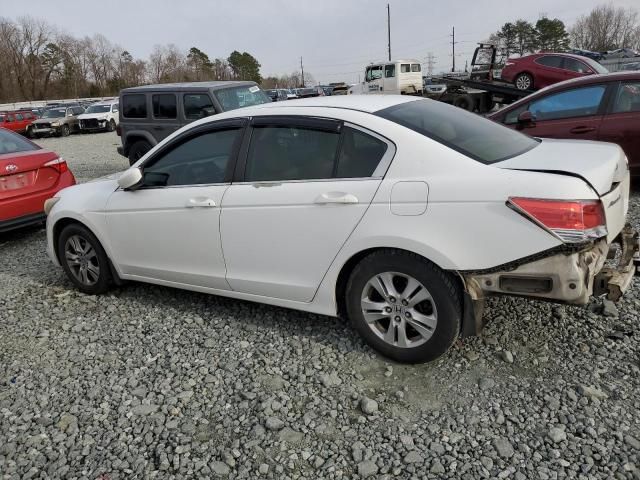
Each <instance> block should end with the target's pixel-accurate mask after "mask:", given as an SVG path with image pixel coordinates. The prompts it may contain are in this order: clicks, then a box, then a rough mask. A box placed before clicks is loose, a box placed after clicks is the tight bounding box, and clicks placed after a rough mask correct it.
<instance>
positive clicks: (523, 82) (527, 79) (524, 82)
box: [513, 73, 533, 90]
mask: <svg viewBox="0 0 640 480" xmlns="http://www.w3.org/2000/svg"><path fill="white" fill-rule="evenodd" d="M513 83H515V85H516V88H517V89H518V90H531V89H532V88H533V78H532V77H531V75H529V74H528V73H521V74H519V75H518V76H517V77H516V79H515V81H514V82H513Z"/></svg>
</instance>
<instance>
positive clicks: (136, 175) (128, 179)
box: [118, 168, 142, 190]
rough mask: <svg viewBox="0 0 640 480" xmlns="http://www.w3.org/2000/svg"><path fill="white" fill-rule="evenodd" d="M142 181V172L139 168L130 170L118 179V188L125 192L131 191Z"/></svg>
mask: <svg viewBox="0 0 640 480" xmlns="http://www.w3.org/2000/svg"><path fill="white" fill-rule="evenodd" d="M141 181H142V172H141V171H140V169H139V168H130V169H128V170H126V171H125V172H124V173H123V174H122V175H120V178H118V186H119V187H120V188H122V189H124V190H131V189H133V188H134V187H136V186H137V185H139V184H140V182H141Z"/></svg>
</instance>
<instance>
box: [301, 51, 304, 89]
mask: <svg viewBox="0 0 640 480" xmlns="http://www.w3.org/2000/svg"><path fill="white" fill-rule="evenodd" d="M300 70H302V88H304V65H302V57H300Z"/></svg>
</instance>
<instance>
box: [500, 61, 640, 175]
mask: <svg viewBox="0 0 640 480" xmlns="http://www.w3.org/2000/svg"><path fill="white" fill-rule="evenodd" d="M488 117H489V118H491V119H492V120H494V121H496V122H499V123H503V124H505V125H506V126H508V127H511V128H515V129H518V130H522V131H523V132H524V133H527V134H529V135H532V136H534V137H543V138H565V139H584V140H600V141H603V142H612V143H617V144H618V145H620V146H621V147H622V149H623V150H624V151H625V153H626V155H627V158H628V159H629V166H630V168H631V173H632V175H640V72H618V73H609V74H606V75H591V76H589V77H584V78H578V79H574V80H568V81H566V82H562V83H558V84H556V85H553V86H551V87H549V88H546V89H544V90H542V91H540V92H536V93H534V94H532V95H529V96H528V97H525V98H523V99H522V100H519V101H517V102H515V103H513V104H511V105H509V106H508V107H506V108H503V109H502V110H498V111H497V112H495V113H493V114H492V115H488Z"/></svg>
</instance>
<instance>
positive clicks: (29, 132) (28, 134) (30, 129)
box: [25, 127, 36, 138]
mask: <svg viewBox="0 0 640 480" xmlns="http://www.w3.org/2000/svg"><path fill="white" fill-rule="evenodd" d="M25 135H26V137H27V138H36V137H35V135H34V133H33V127H27V131H26V132H25Z"/></svg>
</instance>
